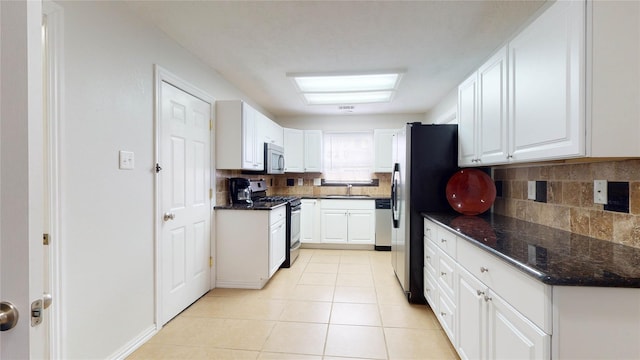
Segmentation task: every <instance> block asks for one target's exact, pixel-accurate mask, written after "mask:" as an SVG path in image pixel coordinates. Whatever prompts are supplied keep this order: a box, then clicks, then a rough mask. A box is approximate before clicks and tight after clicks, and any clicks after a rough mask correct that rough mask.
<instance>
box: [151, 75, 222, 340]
mask: <svg viewBox="0 0 640 360" xmlns="http://www.w3.org/2000/svg"><path fill="white" fill-rule="evenodd" d="M154 70H155V86H154V106H155V115H154V131H155V145H154V146H155V149H154V150H155V161H156V164H157V163H158V162H159V159H160V136H161V134H160V129H161V126H160V121H162V119H161V118H160V114H161V113H162V99H160V96H159V95H160V88H161V87H162V82H166V83H169V84H171V85H173V86H175V87H177V88H179V89H180V90H182V91H184V92H187V93H189V94H191V95H193V96H195V97H197V98H199V99H200V100H202V101H204V102H206V103H208V104H209V106H210V113H211V121H212V123H213V129H214V131H215V99H214V97H213V96H211V95H209V94H207V93H206V92H204V91H202V90H200V89H199V88H197V87H195V86H194V85H192V84H190V83H188V82H187V81H185V80H183V79H182V78H180V77H179V76H177V75H175V74H173V73H171V72H169V71H168V70H166V69H164V68H163V67H161V66H160V65H157V64H156V65H155V66H154ZM214 131H211V132H210V136H211V154H210V155H211V172H212V174H211V177H210V178H211V180H210V181H211V184H210V187H211V189H212V191H213V194H214V197H213V199H212V200H211V205H212V206H213V205H214V204H215V193H216V188H215V185H216V181H215V163H214V159H215V156H214V155H215V154H214V153H213V152H214V150H213V149H215V148H216V147H215V136H214V135H213V134H214ZM160 165H161V166H162V164H160ZM154 187H155V189H154V190H155V204H154V208H155V210H154V226H155V263H156V269H155V273H156V276H155V282H156V294H155V308H156V309H155V310H156V319H155V323H156V330H160V329H161V328H162V321H161V314H162V311H161V310H162V309H161V307H162V303H161V296H162V279H161V278H160V277H161V276H162V270H161V269H162V268H161V263H160V262H161V259H162V253H161V252H162V246H160V244H161V238H162V229H161V228H160V226H161V224H162V222H161V219H162V215H163V212H162V211H163V209H161V208H160V202H161V201H160V199H161V195H162V186H161V184H160V180H159V177H158V176H156V177H155V183H154ZM210 224H211V226H209V229H210V234H209V239H210V241H211V250H210V252H211V254H210V256H214V255H213V254H214V249H215V241H214V235H213V234H214V223H213V207H212V208H211V218H210ZM214 269H215V268H213V267H212V268H211V288H213V287H215V270H214Z"/></svg>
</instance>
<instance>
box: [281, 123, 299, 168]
mask: <svg viewBox="0 0 640 360" xmlns="http://www.w3.org/2000/svg"><path fill="white" fill-rule="evenodd" d="M284 171H285V172H295V173H301V172H304V132H303V131H302V130H296V129H284Z"/></svg>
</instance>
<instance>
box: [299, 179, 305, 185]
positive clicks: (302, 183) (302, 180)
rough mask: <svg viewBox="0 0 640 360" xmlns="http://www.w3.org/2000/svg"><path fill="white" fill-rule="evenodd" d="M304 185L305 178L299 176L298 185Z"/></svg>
mask: <svg viewBox="0 0 640 360" xmlns="http://www.w3.org/2000/svg"><path fill="white" fill-rule="evenodd" d="M303 185H304V179H303V178H298V186H303Z"/></svg>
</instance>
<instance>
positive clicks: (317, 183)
mask: <svg viewBox="0 0 640 360" xmlns="http://www.w3.org/2000/svg"><path fill="white" fill-rule="evenodd" d="M320 185H322V180H321V179H320V178H314V179H313V186H320Z"/></svg>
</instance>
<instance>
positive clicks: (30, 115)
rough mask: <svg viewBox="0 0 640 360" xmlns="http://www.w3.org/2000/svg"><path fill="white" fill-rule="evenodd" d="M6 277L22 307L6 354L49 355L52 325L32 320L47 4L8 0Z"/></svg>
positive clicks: (2, 183) (5, 337)
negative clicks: (44, 9)
mask: <svg viewBox="0 0 640 360" xmlns="http://www.w3.org/2000/svg"><path fill="white" fill-rule="evenodd" d="M0 19H1V20H0V33H1V34H2V40H1V44H0V54H1V57H0V79H1V81H0V87H1V89H0V94H1V98H0V196H1V198H2V201H1V202H0V241H1V247H0V256H2V263H1V264H0V265H1V268H0V271H1V272H2V274H11V276H10V277H9V276H6V277H4V278H3V279H2V282H1V283H0V286H1V291H0V295H1V296H2V299H1V300H3V301H10V302H12V303H13V304H14V305H15V306H16V307H17V308H18V311H19V313H20V316H19V319H18V324H17V326H16V327H15V328H13V329H11V330H8V331H5V332H2V333H1V334H0V358H3V359H13V358H18V359H27V358H42V357H44V356H45V354H46V351H45V348H44V344H45V335H46V329H45V328H44V327H43V326H34V327H32V326H31V321H30V304H31V303H32V302H33V301H35V300H37V299H42V290H43V261H42V259H43V257H42V254H43V248H42V222H43V213H42V210H43V209H42V208H43V204H42V190H43V186H42V170H43V159H42V158H43V156H42V142H43V134H42V38H41V34H42V5H41V3H40V2H38V1H0Z"/></svg>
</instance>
